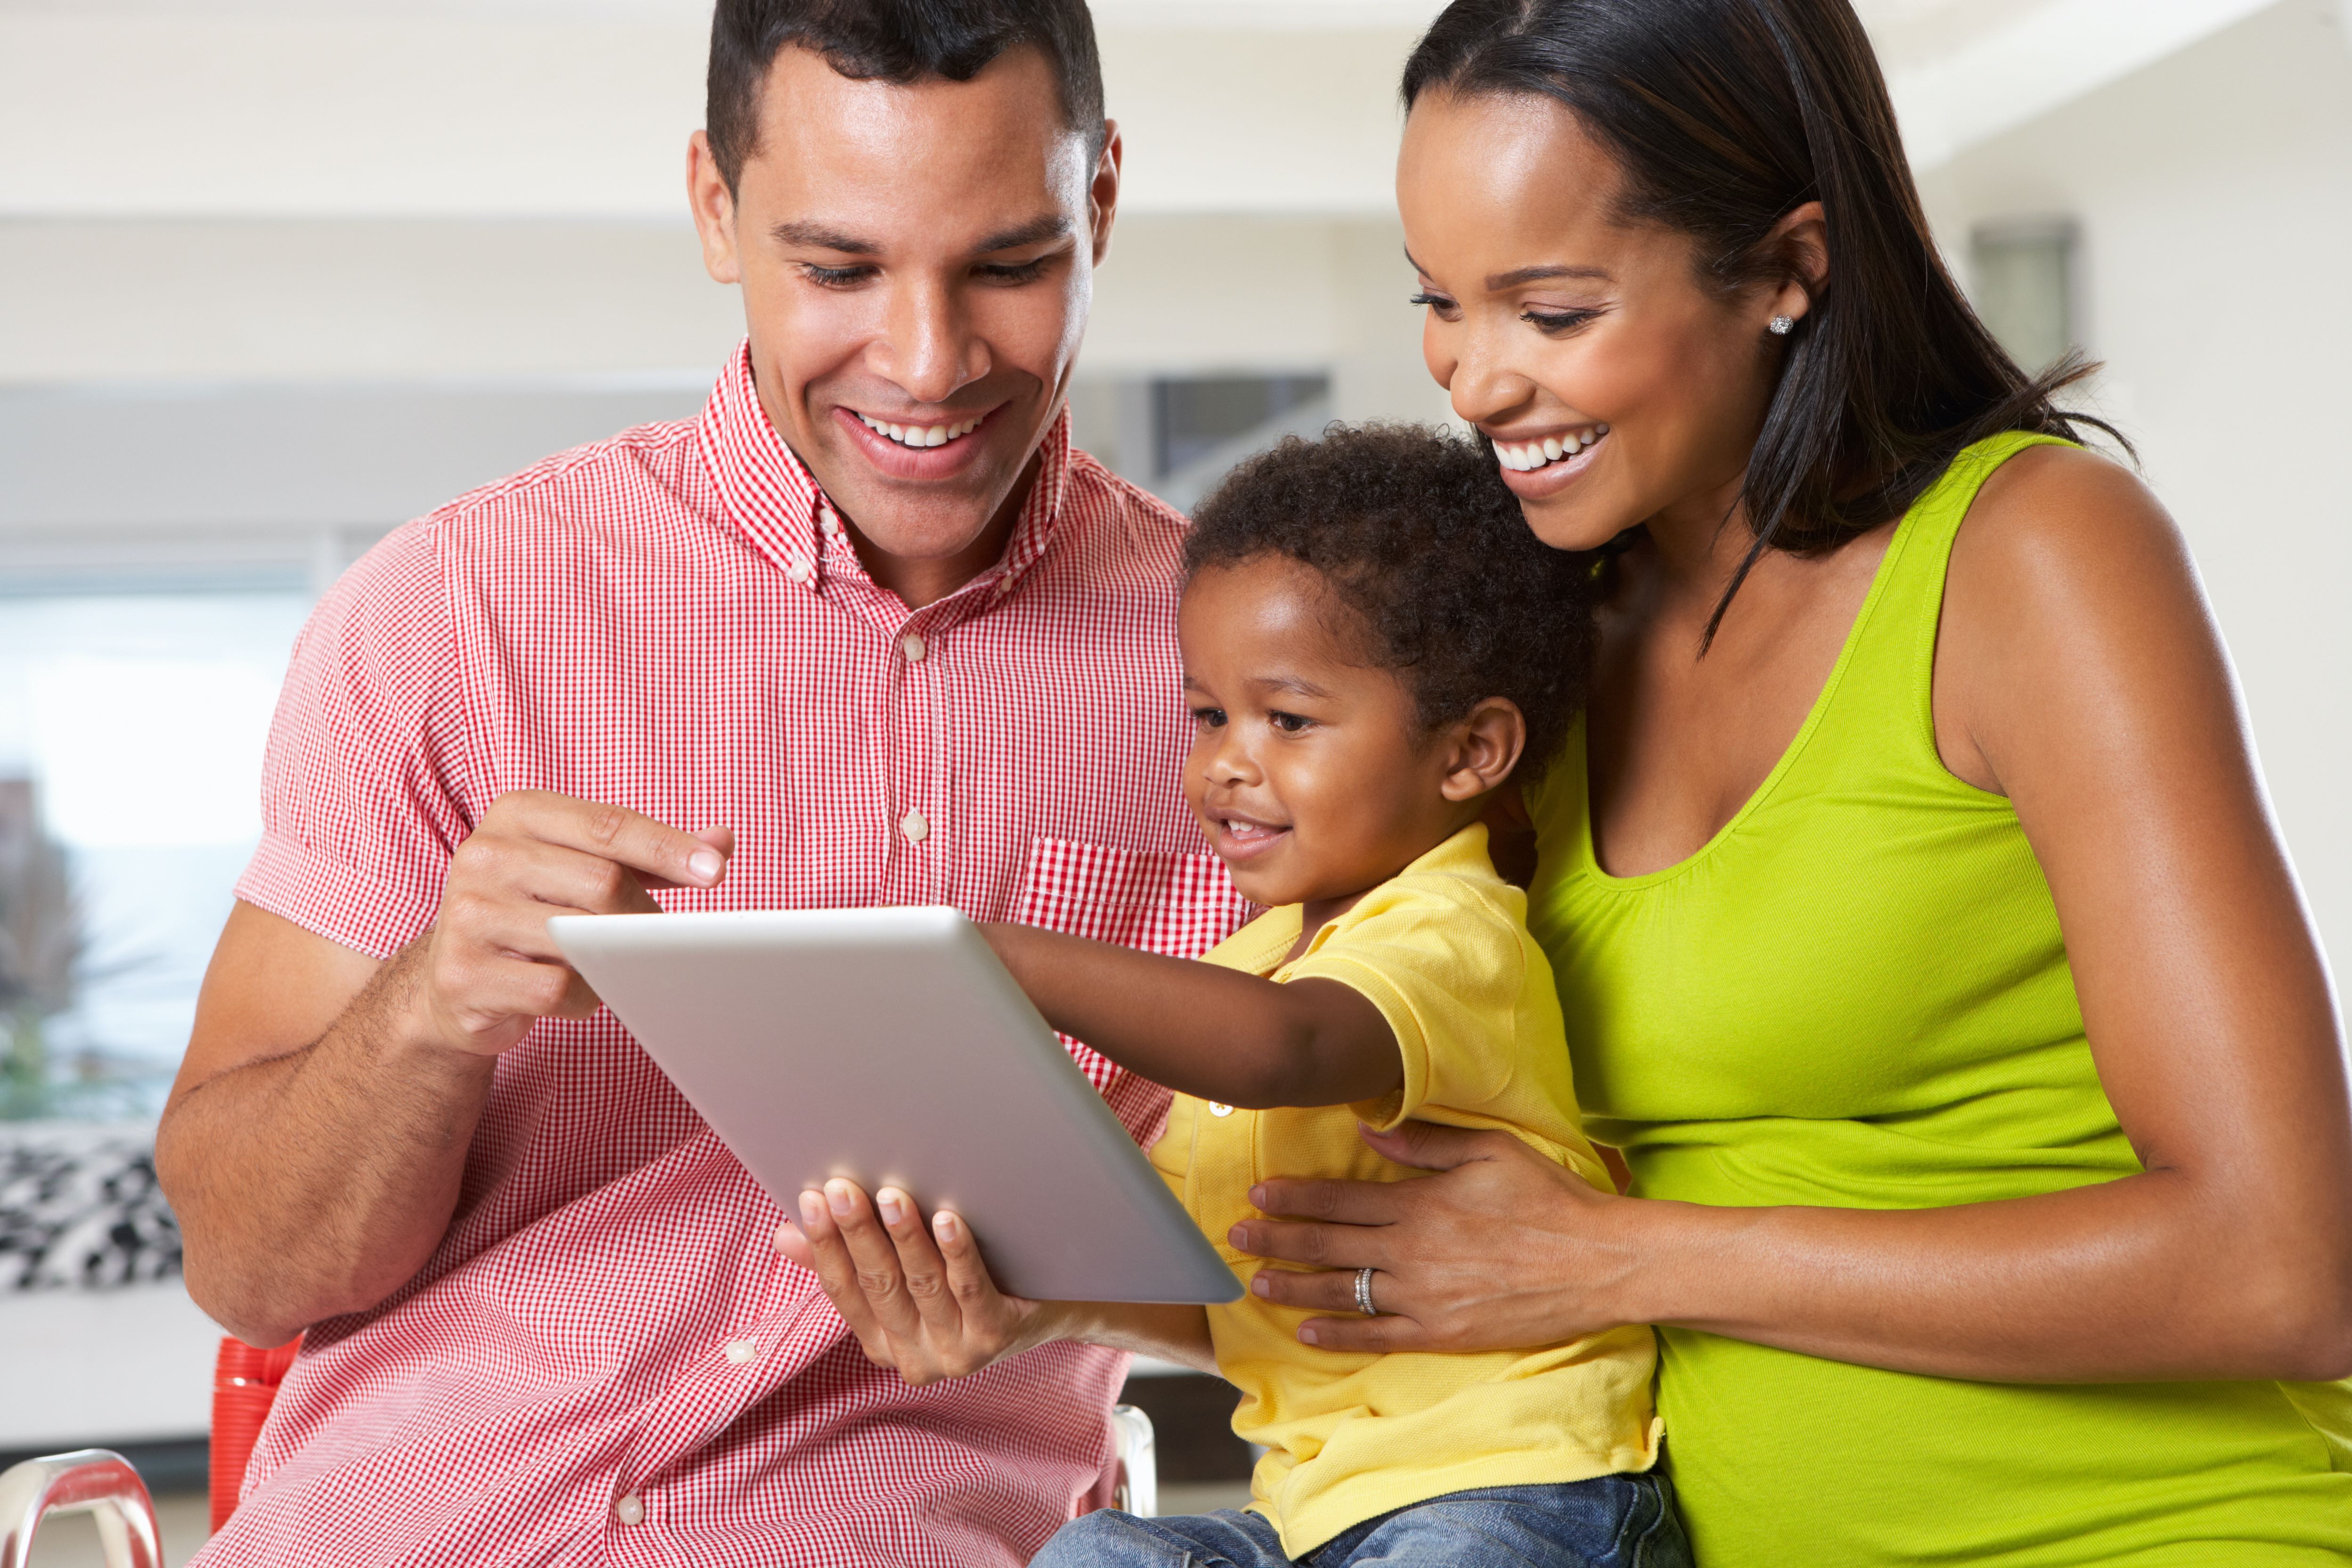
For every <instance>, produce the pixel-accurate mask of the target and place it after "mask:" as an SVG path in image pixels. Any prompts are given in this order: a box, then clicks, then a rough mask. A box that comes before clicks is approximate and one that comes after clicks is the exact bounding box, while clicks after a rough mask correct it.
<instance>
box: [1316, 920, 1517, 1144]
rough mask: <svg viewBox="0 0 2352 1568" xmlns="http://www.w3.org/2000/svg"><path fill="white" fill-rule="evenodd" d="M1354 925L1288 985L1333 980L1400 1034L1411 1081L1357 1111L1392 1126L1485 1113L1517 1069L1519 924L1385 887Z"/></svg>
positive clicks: (1319, 952) (1381, 1124) (1377, 1123)
mask: <svg viewBox="0 0 2352 1568" xmlns="http://www.w3.org/2000/svg"><path fill="white" fill-rule="evenodd" d="M1383 893H1385V894H1386V895H1387V896H1385V897H1383V895H1382V894H1375V895H1374V897H1376V898H1382V902H1381V905H1380V906H1379V907H1376V908H1373V909H1371V910H1362V909H1359V910H1357V911H1355V912H1356V914H1357V917H1358V918H1357V919H1355V920H1354V921H1351V922H1350V924H1349V929H1348V930H1347V931H1345V932H1343V933H1341V936H1340V938H1339V940H1337V941H1333V942H1327V943H1325V944H1324V945H1323V946H1322V947H1321V948H1319V949H1318V950H1317V951H1316V952H1312V953H1310V954H1308V955H1307V957H1305V958H1303V959H1301V960H1300V961H1299V962H1297V963H1294V964H1292V965H1290V966H1289V968H1288V970H1287V971H1286V973H1285V974H1284V976H1283V978H1284V979H1285V980H1286V982H1291V983H1296V982H1297V981H1300V980H1307V979H1316V980H1336V981H1338V982H1339V984H1342V985H1346V986H1348V987H1349V988H1350V989H1352V990H1355V991H1358V992H1360V993H1362V994H1363V995H1364V996H1365V997H1366V998H1367V999H1369V1000H1370V1002H1371V1004H1372V1005H1374V1006H1375V1007H1378V1008H1379V1009H1380V1010H1381V1016H1382V1017H1384V1018H1386V1019H1387V1020H1388V1022H1389V1026H1390V1027H1391V1029H1393V1030H1395V1031H1396V1037H1397V1047H1398V1049H1399V1051H1400V1052H1402V1056H1403V1058H1404V1082H1403V1084H1402V1086H1401V1087H1400V1088H1399V1089H1397V1090H1396V1091H1394V1092H1393V1093H1391V1094H1390V1095H1388V1096H1387V1097H1386V1098H1384V1099H1382V1100H1375V1101H1366V1102H1364V1103H1362V1104H1360V1105H1357V1106H1355V1107H1354V1108H1353V1109H1354V1110H1355V1112H1356V1114H1357V1115H1359V1116H1360V1117H1362V1118H1363V1119H1364V1120H1365V1121H1369V1122H1370V1123H1371V1124H1373V1125H1374V1126H1376V1127H1381V1128H1389V1127H1393V1126H1395V1125H1396V1124H1397V1123H1398V1122H1400V1121H1404V1120H1406V1119H1407V1118H1408V1117H1411V1116H1413V1115H1415V1114H1417V1113H1419V1112H1420V1111H1421V1110H1422V1109H1423V1107H1424V1106H1444V1107H1446V1108H1448V1109H1450V1110H1462V1111H1473V1112H1475V1111H1478V1110H1482V1109H1484V1108H1486V1107H1488V1106H1491V1105H1493V1104H1494V1103H1495V1102H1496V1100H1499V1099H1500V1098H1501V1096H1502V1095H1503V1093H1504V1091H1505V1089H1507V1087H1508V1086H1509V1084H1510V1082H1511V1079H1512V1078H1513V1076H1514V1073H1515V1072H1516V1070H1517V1051H1518V1038H1517V1035H1518V1005H1519V995H1520V991H1521V988H1522V986H1523V985H1524V984H1525V982H1526V978H1527V972H1526V963H1527V961H1526V957H1525V955H1524V953H1523V952H1522V951H1521V949H1520V945H1519V944H1520V934H1519V930H1518V927H1517V924H1516V923H1515V922H1514V921H1510V920H1508V919H1506V918H1505V917H1504V916H1503V915H1502V914H1501V912H1500V911H1498V910H1495V909H1494V908H1492V907H1491V906H1490V905H1488V904H1486V903H1485V902H1484V901H1483V900H1476V899H1475V898H1474V899H1463V900H1454V899H1444V898H1440V897H1436V896H1433V895H1430V894H1428V893H1426V892H1419V893H1417V894H1416V893H1406V894H1402V896H1400V895H1399V894H1397V893H1395V892H1391V891H1390V890H1388V889H1383Z"/></svg>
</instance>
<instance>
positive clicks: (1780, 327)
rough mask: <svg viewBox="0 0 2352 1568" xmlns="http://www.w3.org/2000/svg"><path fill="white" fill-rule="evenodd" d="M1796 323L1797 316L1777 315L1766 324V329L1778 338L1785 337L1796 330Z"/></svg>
mask: <svg viewBox="0 0 2352 1568" xmlns="http://www.w3.org/2000/svg"><path fill="white" fill-rule="evenodd" d="M1796 325H1797V318H1796V317H1794V316H1775V317H1773V318H1772V320H1771V321H1769V322H1768V323H1767V324H1766V326H1765V331H1769V332H1770V333H1771V334H1772V335H1773V336H1774V337H1776V338H1785V337H1787V336H1788V335H1789V334H1790V331H1794V330H1795V328H1796Z"/></svg>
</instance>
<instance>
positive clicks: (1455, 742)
mask: <svg viewBox="0 0 2352 1568" xmlns="http://www.w3.org/2000/svg"><path fill="white" fill-rule="evenodd" d="M1527 744H1528V721H1527V720H1526V719H1525V718H1523V717H1522V716H1521V715H1520V713H1519V705H1518V704H1517V703H1516V702H1513V701H1512V700H1510V699H1508V698H1507V697H1488V698H1486V699H1483V700H1481V701H1480V702H1479V704H1478V706H1476V707H1475V708H1473V709H1472V710H1470V714H1469V717H1467V718H1465V719H1461V720H1457V721H1455V722H1454V725H1453V726H1452V727H1451V729H1450V730H1449V731H1447V735H1446V740H1445V745H1446V758H1445V776H1444V779H1443V780H1441V781H1440V782H1439V784H1438V792H1439V793H1440V794H1441V795H1444V796H1445V798H1446V799H1448V800H1454V801H1465V800H1476V799H1477V798H1478V797H1479V796H1480V795H1486V794H1487V793H1488V792H1490V791H1492V790H1494V789H1496V787H1498V786H1499V785H1500V784H1502V782H1503V781H1504V780H1505V779H1507V778H1509V777H1510V776H1511V770H1512V769H1513V768H1515V767H1517V766H1518V765H1519V753H1520V752H1523V751H1525V750H1526V749H1527Z"/></svg>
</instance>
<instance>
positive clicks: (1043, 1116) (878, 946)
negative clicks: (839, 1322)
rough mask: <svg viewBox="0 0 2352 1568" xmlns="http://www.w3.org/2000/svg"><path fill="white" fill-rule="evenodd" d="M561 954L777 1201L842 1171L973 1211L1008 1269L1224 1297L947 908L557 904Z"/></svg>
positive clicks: (969, 930)
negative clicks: (682, 910) (576, 909)
mask: <svg viewBox="0 0 2352 1568" xmlns="http://www.w3.org/2000/svg"><path fill="white" fill-rule="evenodd" d="M547 926H548V931H549V932H550V933H551V935H552V936H553V937H554V939H555V943H556V946H557V947H558V948H560V949H561V950H562V952H563V956H564V957H565V958H566V959H567V960H569V961H570V962H571V963H572V967H573V968H575V969H577V970H578V971H579V972H580V973H581V974H582V975H583V976H584V977H585V978H586V980H587V982H588V984H591V985H593V986H594V987H595V988H596V994H598V995H599V996H601V997H603V998H604V1002H605V1004H606V1005H608V1006H610V1007H611V1008H612V1009H613V1011H614V1013H615V1014H616V1015H618V1016H619V1017H620V1020H621V1022H622V1023H624V1024H625V1025H626V1026H628V1028H629V1032H630V1033H631V1034H633V1035H635V1037H636V1038H637V1042H638V1044H640V1045H642V1046H643V1047H645V1048H646V1054H647V1055H649V1056H651V1057H652V1058H653V1059H654V1060H655V1061H656V1063H658V1064H659V1065H660V1067H661V1069H662V1070H663V1071H664V1072H666V1073H667V1074H668V1075H669V1078H670V1081H671V1082H673V1083H675V1084H677V1087H678V1089H679V1091H680V1092H681V1093H683V1094H684V1095H685V1096H686V1098H687V1099H688V1100H690V1101H692V1102H693V1105H694V1108H695V1109H696V1110H698V1111H700V1112H701V1113H702V1117H703V1120H704V1121H708V1122H709V1123H710V1126H711V1128H712V1130H713V1131H716V1132H717V1133H718V1134H719V1137H720V1138H721V1139H723V1140H725V1141H726V1143H727V1146H728V1148H730V1149H731V1150H732V1151H734V1153H735V1157H736V1158H737V1159H739V1160H740V1161H742V1162H743V1164H744V1166H745V1168H747V1169H748V1170H750V1171H751V1174H752V1175H753V1176H755V1177H757V1178H758V1179H759V1182H760V1184H761V1186H762V1187H765V1188H766V1189H767V1191H768V1194H769V1195H770V1196H771V1197H772V1198H774V1199H775V1200H776V1202H777V1204H778V1205H780V1206H781V1207H782V1209H783V1210H784V1212H785V1213H786V1214H793V1213H796V1212H797V1210H798V1207H799V1201H800V1194H801V1192H802V1191H803V1189H804V1188H807V1187H810V1186H814V1185H818V1184H822V1183H823V1182H824V1181H825V1180H826V1179H827V1178H829V1177H833V1176H846V1177H848V1178H850V1179H851V1180H852V1181H855V1182H856V1183H857V1184H859V1185H861V1186H863V1187H864V1188H865V1189H866V1191H867V1192H868V1193H872V1192H874V1191H875V1190H877V1188H879V1187H882V1186H885V1185H889V1186H896V1187H900V1188H903V1189H904V1190H905V1191H906V1192H908V1194H912V1195H913V1197H914V1199H915V1201H916V1202H917V1203H918V1204H919V1205H921V1206H922V1209H923V1211H924V1212H925V1213H926V1214H928V1213H929V1212H930V1211H932V1210H933V1209H937V1208H951V1209H953V1210H955V1212H956V1213H958V1214H960V1215H962V1216H963V1217H964V1219H965V1220H966V1221H967V1222H968V1223H970V1225H971V1228H972V1234H973V1235H974V1236H976V1237H979V1238H980V1244H981V1247H982V1252H983V1253H984V1254H985V1255H986V1257H987V1258H988V1263H989V1268H990V1269H991V1271H992V1273H993V1274H994V1275H995V1277H996V1280H997V1283H998V1284H999V1285H1000V1286H1002V1287H1003V1289H1005V1290H1007V1291H1010V1292H1011V1293H1013V1294H1014V1295H1018V1296H1028V1297H1033V1298H1036V1299H1040V1300H1075V1301H1230V1300H1233V1299H1234V1298H1235V1297H1236V1296H1239V1295H1240V1294H1241V1285H1240V1282H1239V1281H1238V1280H1236V1279H1234V1275H1233V1271H1232V1270H1231V1269H1229V1268H1226V1267H1225V1266H1224V1264H1223V1261H1221V1260H1220V1259H1219V1258H1218V1257H1217V1254H1216V1251H1215V1249H1214V1248H1213V1247H1210V1245H1209V1243H1208V1241H1207V1240H1206V1238H1204V1237H1202V1235H1201V1233H1200V1230H1199V1229H1198V1228H1197V1227H1196V1226H1194V1225H1193V1224H1192V1218H1191V1216H1189V1215H1186V1214H1185V1212H1184V1210H1183V1207H1182V1205H1180V1204H1178V1203H1177V1201H1176V1199H1175V1197H1174V1195H1173V1194H1171V1193H1170V1192H1169V1190H1168V1186H1167V1184H1166V1183H1165V1182H1163V1181H1162V1180H1161V1179H1160V1173H1158V1172H1156V1171H1154V1170H1153V1169H1152V1168H1151V1165H1150V1162H1149V1161H1147V1160H1146V1159H1145V1158H1144V1157H1143V1152H1142V1151H1141V1150H1139V1149H1138V1148H1137V1147H1136V1146H1135V1141H1134V1140H1133V1139H1132V1138H1130V1137H1129V1135H1128V1133H1127V1130H1126V1129H1125V1128H1123V1127H1121V1126H1120V1125H1119V1123H1118V1118H1117V1117H1115V1116H1113V1115H1112V1114H1111V1112H1110V1108H1109V1107H1108V1106H1106V1105H1105V1104H1104V1103H1103V1101H1102V1097H1101V1096H1100V1095H1099V1094H1097V1092H1096V1091H1095V1089H1094V1087H1093V1086H1092V1085H1091V1084H1089V1083H1087V1079H1086V1076H1085V1075H1084V1074H1083V1073H1081V1072H1079V1070H1078V1068H1077V1064H1076V1062H1074V1061H1072V1060H1071V1059H1070V1056H1069V1053H1068V1052H1067V1051H1066V1050H1064V1049H1063V1048H1062V1047H1061V1045H1060V1043H1059V1042H1057V1041H1056V1040H1055V1037H1054V1034H1053V1031H1052V1030H1051V1029H1049V1028H1047V1027H1046V1026H1045V1019H1044V1018H1042V1017H1040V1016H1038V1014H1037V1010H1036V1008H1034V1006H1032V1005H1030V1003H1029V998H1028V997H1027V996H1026V995H1024V994H1023V993H1022V990H1021V987H1020V986H1019V985H1018V984H1015V983H1014V982H1013V976H1012V975H1010V974H1009V973H1006V972H1005V969H1004V966H1003V964H1001V963H998V962H997V959H996V954H995V953H994V952H992V951H991V950H990V948H989V946H988V943H987V942H986V940H985V939H984V938H982V936H981V934H980V931H979V930H978V929H977V928H975V927H974V926H973V925H972V924H971V921H967V920H965V919H964V918H963V916H961V914H958V913H957V912H956V911H955V910H951V909H946V908H922V909H876V910H754V911H743V912H740V913H718V914H660V915H559V916H556V917H554V918H553V919H551V920H550V921H548V922H547Z"/></svg>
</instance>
